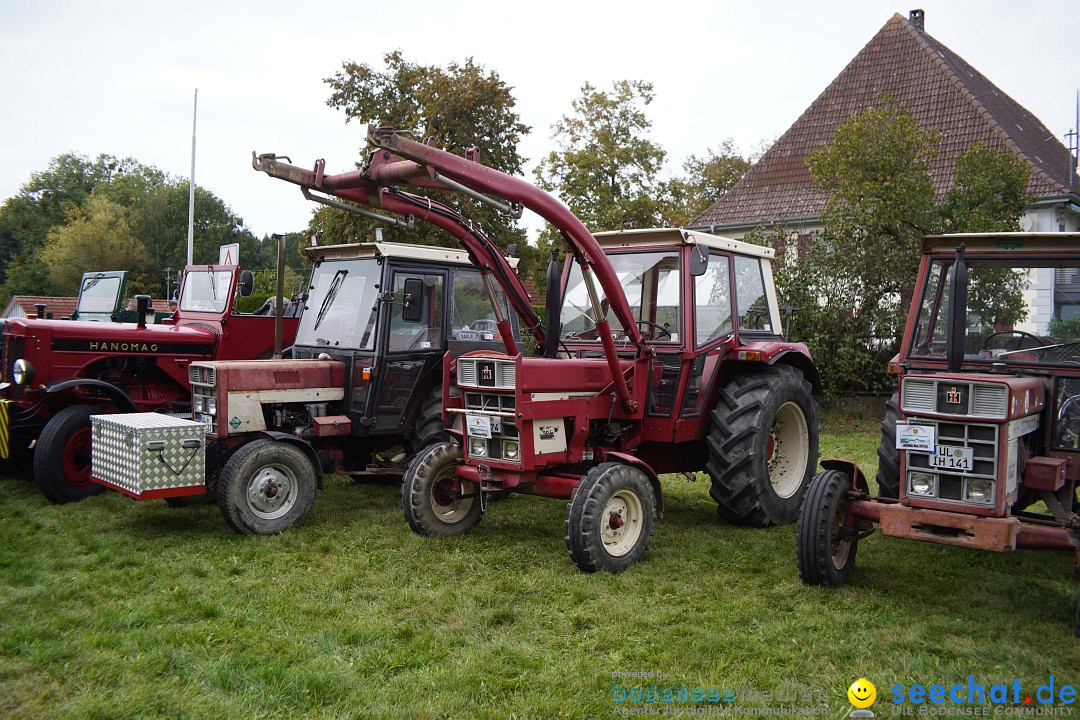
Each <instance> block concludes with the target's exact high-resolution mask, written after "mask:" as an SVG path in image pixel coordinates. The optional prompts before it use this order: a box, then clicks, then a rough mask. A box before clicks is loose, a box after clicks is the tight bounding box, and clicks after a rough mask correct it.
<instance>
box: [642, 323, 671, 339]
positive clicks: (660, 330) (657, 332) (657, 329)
mask: <svg viewBox="0 0 1080 720" xmlns="http://www.w3.org/2000/svg"><path fill="white" fill-rule="evenodd" d="M637 325H638V326H639V327H640V326H642V325H645V326H646V327H649V328H652V329H653V331H654V332H653V337H652V339H653V340H660V339H661V338H662V337H663V336H664V335H666V336H667V339H668V340H670V339H671V331H670V330H668V329H667V328H666V327H664V326H663V325H659V324H657V323H654V322H650V321H649V320H638V321H637Z"/></svg>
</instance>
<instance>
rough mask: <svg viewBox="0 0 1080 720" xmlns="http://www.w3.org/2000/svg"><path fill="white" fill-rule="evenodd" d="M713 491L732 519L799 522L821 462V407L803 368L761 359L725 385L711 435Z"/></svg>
mask: <svg viewBox="0 0 1080 720" xmlns="http://www.w3.org/2000/svg"><path fill="white" fill-rule="evenodd" d="M706 444H707V446H708V451H709V460H708V464H707V465H706V470H707V471H708V473H709V477H710V478H711V479H712V488H711V490H710V491H709V495H711V496H712V498H713V500H715V501H716V503H717V512H718V513H719V514H720V516H721V517H723V518H724V519H725V520H727V521H728V522H732V523H737V524H740V525H754V526H758V527H764V526H768V525H783V524H786V523H790V522H793V521H794V520H795V517H796V515H797V514H798V512H799V501H800V500H801V499H802V496H803V493H804V492H805V490H806V485H807V483H808V482H809V481H810V475H811V474H812V473H813V472H814V468H815V467H816V466H817V459H818V422H817V408H816V406H815V404H814V397H813V394H812V391H811V388H810V383H808V382H807V381H806V380H805V378H803V375H802V373H801V372H799V371H798V370H796V369H794V368H791V367H786V366H772V367H767V366H762V367H760V368H756V369H755V370H754V371H753V372H751V373H743V374H740V375H736V376H735V377H733V378H732V379H731V380H730V381H729V382H728V384H727V385H726V386H725V387H724V388H723V389H722V390H721V391H720V400H719V402H717V405H716V408H715V409H714V410H713V411H712V429H711V430H710V431H709V436H708V437H707V438H706Z"/></svg>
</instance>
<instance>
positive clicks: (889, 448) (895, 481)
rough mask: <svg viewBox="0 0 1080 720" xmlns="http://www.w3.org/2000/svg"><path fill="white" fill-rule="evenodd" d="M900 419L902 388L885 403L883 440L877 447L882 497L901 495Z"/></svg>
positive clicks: (882, 425)
mask: <svg viewBox="0 0 1080 720" xmlns="http://www.w3.org/2000/svg"><path fill="white" fill-rule="evenodd" d="M899 421H900V388H897V389H896V390H894V391H893V394H892V397H890V398H889V400H888V401H887V402H886V403H885V417H884V419H882V421H881V442H880V443H878V449H877V456H878V466H877V486H878V495H879V496H880V497H886V498H898V497H900V451H899V450H897V449H896V423H897V422H899Z"/></svg>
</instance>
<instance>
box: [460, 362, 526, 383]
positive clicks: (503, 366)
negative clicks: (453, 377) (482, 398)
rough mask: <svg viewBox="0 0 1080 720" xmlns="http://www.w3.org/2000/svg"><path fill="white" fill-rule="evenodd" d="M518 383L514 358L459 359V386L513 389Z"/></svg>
mask: <svg viewBox="0 0 1080 720" xmlns="http://www.w3.org/2000/svg"><path fill="white" fill-rule="evenodd" d="M516 383H517V368H516V367H515V366H514V361H513V360H497V359H495V358H461V359H459V360H458V361H457V384H458V386H459V387H470V388H493V389H497V390H513V389H514V385H515V384H516Z"/></svg>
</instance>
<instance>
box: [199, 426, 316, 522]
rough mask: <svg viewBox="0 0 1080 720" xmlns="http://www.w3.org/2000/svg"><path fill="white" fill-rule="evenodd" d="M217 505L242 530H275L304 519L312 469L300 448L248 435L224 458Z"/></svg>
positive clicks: (312, 498)
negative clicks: (226, 459)
mask: <svg viewBox="0 0 1080 720" xmlns="http://www.w3.org/2000/svg"><path fill="white" fill-rule="evenodd" d="M217 501H218V508H219V509H220V510H221V514H222V515H223V516H224V517H225V521H226V522H227V523H229V527H231V528H232V529H233V530H235V531H236V532H238V533H242V534H244V535H276V534H277V533H279V532H281V531H283V530H288V529H290V528H294V527H296V526H297V525H300V524H301V523H302V522H304V518H306V517H307V514H308V511H310V510H311V505H312V503H314V502H315V469H314V468H313V467H312V465H311V461H310V460H309V459H308V457H307V455H305V454H304V451H303V450H301V449H300V448H298V447H295V446H293V445H289V444H288V443H286V442H283V441H280V440H270V439H267V438H264V439H261V440H254V441H252V442H250V443H248V444H247V445H245V446H243V447H242V448H240V449H239V450H237V451H236V452H235V453H233V456H232V457H230V458H229V461H228V462H226V463H225V467H224V468H223V469H222V471H221V478H220V480H219V481H218V487H217Z"/></svg>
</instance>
